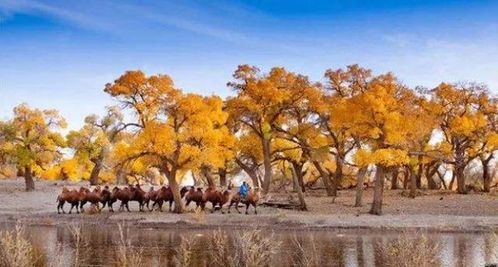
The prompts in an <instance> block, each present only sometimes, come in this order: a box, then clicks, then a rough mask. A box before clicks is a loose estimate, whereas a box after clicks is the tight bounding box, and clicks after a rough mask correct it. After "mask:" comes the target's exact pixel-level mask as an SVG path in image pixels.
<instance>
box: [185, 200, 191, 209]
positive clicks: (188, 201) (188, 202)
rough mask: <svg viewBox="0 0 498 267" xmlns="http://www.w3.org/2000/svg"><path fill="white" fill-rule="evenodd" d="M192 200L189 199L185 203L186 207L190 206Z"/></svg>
mask: <svg viewBox="0 0 498 267" xmlns="http://www.w3.org/2000/svg"><path fill="white" fill-rule="evenodd" d="M190 201H191V200H187V203H185V208H186V207H188V204H190Z"/></svg>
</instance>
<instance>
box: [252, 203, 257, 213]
mask: <svg viewBox="0 0 498 267" xmlns="http://www.w3.org/2000/svg"><path fill="white" fill-rule="evenodd" d="M252 205H253V206H254V214H258V210H257V206H258V205H257V204H256V203H254V204H252Z"/></svg>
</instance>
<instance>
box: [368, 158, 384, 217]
mask: <svg viewBox="0 0 498 267" xmlns="http://www.w3.org/2000/svg"><path fill="white" fill-rule="evenodd" d="M376 168H377V170H376V171H375V188H374V199H373V202H372V208H371V209H370V214H374V215H382V194H383V192H384V166H382V165H380V164H377V165H376Z"/></svg>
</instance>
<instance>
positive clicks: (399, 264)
mask: <svg viewBox="0 0 498 267" xmlns="http://www.w3.org/2000/svg"><path fill="white" fill-rule="evenodd" d="M414 235H415V236H417V237H416V238H413V236H414ZM379 247H380V248H379V249H378V251H376V252H377V253H378V256H379V257H380V259H381V262H383V263H384V265H385V266H396V267H412V266H417V267H432V266H440V265H441V263H440V261H439V258H438V253H439V248H438V245H437V244H435V243H432V242H430V241H429V238H428V237H427V236H426V235H425V234H417V233H415V234H414V233H411V234H409V233H406V234H402V235H400V236H399V237H398V238H396V239H395V240H392V241H389V242H388V243H387V244H385V245H381V246H379Z"/></svg>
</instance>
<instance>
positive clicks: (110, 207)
mask: <svg viewBox="0 0 498 267" xmlns="http://www.w3.org/2000/svg"><path fill="white" fill-rule="evenodd" d="M107 206H108V207H109V212H114V209H113V208H112V202H110V201H109V203H108V204H107Z"/></svg>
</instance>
